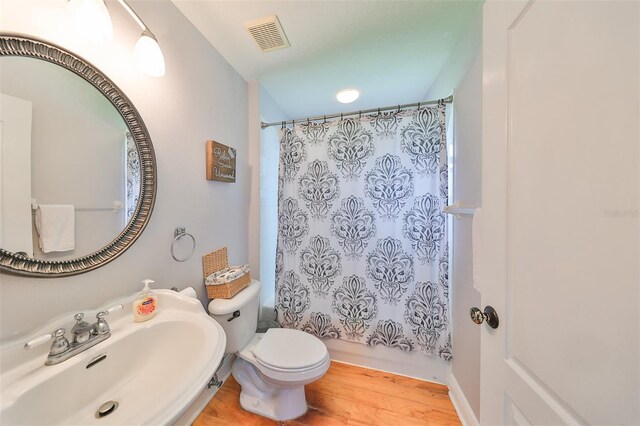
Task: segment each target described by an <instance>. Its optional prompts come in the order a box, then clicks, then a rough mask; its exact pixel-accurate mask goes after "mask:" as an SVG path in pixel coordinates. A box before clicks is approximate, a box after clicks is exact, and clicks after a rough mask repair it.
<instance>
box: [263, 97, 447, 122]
mask: <svg viewBox="0 0 640 426" xmlns="http://www.w3.org/2000/svg"><path fill="white" fill-rule="evenodd" d="M440 101H442V102H444V103H445V104H450V103H452V102H453V95H450V96H447V97H446V98H444V99H438V100H435V101H425V102H416V103H413V104H404V105H396V106H389V107H384V108H371V109H363V110H360V111H352V112H343V113H340V114H329V115H316V116H315V117H307V118H296V119H295V120H285V121H274V122H272V123H265V122H264V121H261V122H260V127H261V128H263V129H266V128H267V127H271V126H284V125H287V124H295V122H296V121H297V122H304V121H306V122H309V121H318V120H325V121H326V120H327V119H329V118H337V117H340V118H342V117H346V116H349V115H362V114H369V113H372V112H378V113H379V112H382V111H390V110H392V109H402V108H413V107H421V106H423V105H434V104H437V103H438V102H440Z"/></svg>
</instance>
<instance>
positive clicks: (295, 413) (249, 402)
mask: <svg viewBox="0 0 640 426" xmlns="http://www.w3.org/2000/svg"><path fill="white" fill-rule="evenodd" d="M240 406H241V407H242V408H243V409H245V410H247V411H249V412H251V413H255V414H258V415H260V416H263V417H268V418H270V419H272V420H277V421H285V420H293V419H297V418H298V417H300V416H302V415H304V414H305V413H306V412H307V400H306V398H305V395H304V386H297V387H295V388H281V389H280V390H279V391H278V393H277V397H276V396H275V395H273V394H272V395H265V397H262V398H257V397H255V396H251V395H249V394H248V393H246V392H244V391H241V392H240Z"/></svg>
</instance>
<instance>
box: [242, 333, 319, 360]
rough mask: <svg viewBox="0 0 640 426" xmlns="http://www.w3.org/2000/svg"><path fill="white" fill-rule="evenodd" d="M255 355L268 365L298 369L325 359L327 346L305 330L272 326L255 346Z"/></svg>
mask: <svg viewBox="0 0 640 426" xmlns="http://www.w3.org/2000/svg"><path fill="white" fill-rule="evenodd" d="M253 355H254V356H255V357H256V359H257V360H258V361H259V362H260V363H262V364H265V365H267V366H271V367H275V368H278V369H288V370H294V369H295V370H297V369H302V368H307V367H311V366H314V365H317V364H320V363H321V362H323V361H325V359H326V357H327V347H326V346H325V345H324V343H322V341H321V340H320V339H318V338H317V337H315V336H312V335H311V334H308V333H305V332H304V331H299V330H292V329H288V328H270V329H269V330H267V333H266V334H265V335H264V337H263V338H262V340H260V342H259V343H258V344H257V345H256V346H255V348H253Z"/></svg>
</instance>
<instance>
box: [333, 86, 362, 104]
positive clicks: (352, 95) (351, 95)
mask: <svg viewBox="0 0 640 426" xmlns="http://www.w3.org/2000/svg"><path fill="white" fill-rule="evenodd" d="M359 96H360V92H359V91H357V90H356V89H342V90H341V91H339V92H338V93H336V99H337V100H338V102H340V103H343V104H350V103H351V102H353V101H355V100H356V99H358V97H359Z"/></svg>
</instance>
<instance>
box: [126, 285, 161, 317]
mask: <svg viewBox="0 0 640 426" xmlns="http://www.w3.org/2000/svg"><path fill="white" fill-rule="evenodd" d="M142 282H143V283H144V288H143V289H142V291H141V292H140V294H138V295H137V296H136V299H135V300H134V302H133V305H132V310H133V319H134V320H135V322H143V321H147V320H150V319H151V318H153V317H154V316H155V314H156V312H158V295H157V294H156V293H154V292H153V291H152V290H151V289H150V288H149V284H151V283H153V282H154V281H153V280H148V279H147V280H143V281H142Z"/></svg>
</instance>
